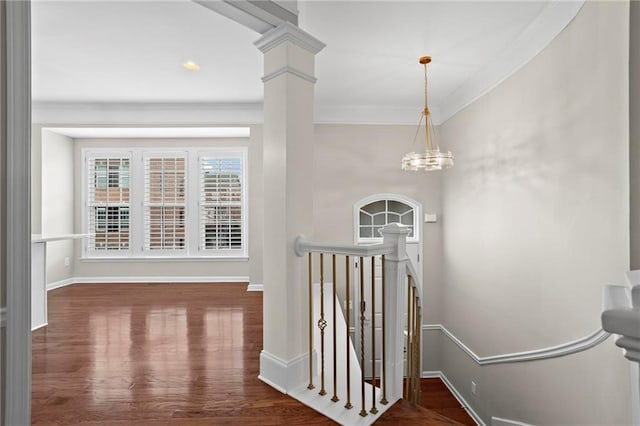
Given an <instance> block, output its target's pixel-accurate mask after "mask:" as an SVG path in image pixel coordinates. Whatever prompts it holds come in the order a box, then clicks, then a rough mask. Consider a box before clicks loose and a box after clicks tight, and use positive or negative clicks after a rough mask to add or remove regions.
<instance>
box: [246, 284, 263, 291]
mask: <svg viewBox="0 0 640 426" xmlns="http://www.w3.org/2000/svg"><path fill="white" fill-rule="evenodd" d="M247 291H264V284H251V283H249V285H248V286H247Z"/></svg>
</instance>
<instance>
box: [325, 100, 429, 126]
mask: <svg viewBox="0 0 640 426" xmlns="http://www.w3.org/2000/svg"><path fill="white" fill-rule="evenodd" d="M422 110H423V107H422V106H421V105H416V108H406V107H392V106H362V105H357V106H343V105H340V106H335V105H334V106H324V105H318V103H316V106H315V122H316V123H318V124H406V125H412V126H417V125H418V123H419V122H420V117H421V114H422ZM429 112H430V115H431V120H432V122H433V124H434V125H438V124H440V110H439V109H438V108H433V107H430V108H429Z"/></svg>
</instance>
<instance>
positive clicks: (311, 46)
mask: <svg viewBox="0 0 640 426" xmlns="http://www.w3.org/2000/svg"><path fill="white" fill-rule="evenodd" d="M286 41H288V42H291V43H293V44H295V45H296V46H299V47H301V48H303V49H305V50H307V51H309V52H311V53H313V54H314V55H315V54H317V53H318V52H320V51H321V50H322V49H324V47H325V46H326V45H325V44H324V43H323V42H321V41H320V40H318V39H317V38H315V37H314V36H312V35H311V34H309V33H307V32H305V31H302V30H301V29H300V28H298V27H296V26H295V25H293V24H291V23H289V22H284V23H282V24H280V25H279V26H277V27H276V28H274V29H272V30H270V31H267V32H266V33H265V34H264V35H263V36H262V37H260V38H259V39H258V40H257V41H256V42H255V43H254V45H255V46H256V47H257V48H258V49H259V50H260V51H261V52H262V53H266V52H268V51H269V50H271V49H273V48H274V47H276V46H278V45H280V44H282V43H284V42H286Z"/></svg>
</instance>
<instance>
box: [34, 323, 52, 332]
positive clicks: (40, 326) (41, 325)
mask: <svg viewBox="0 0 640 426" xmlns="http://www.w3.org/2000/svg"><path fill="white" fill-rule="evenodd" d="M48 325H49V323H48V322H45V323H43V324H40V325H39V326H37V327H32V328H31V331H36V330H38V329H40V328H42V327H46V326H48Z"/></svg>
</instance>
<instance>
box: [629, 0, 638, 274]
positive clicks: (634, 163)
mask: <svg viewBox="0 0 640 426" xmlns="http://www.w3.org/2000/svg"><path fill="white" fill-rule="evenodd" d="M629 29H630V36H629V132H630V133H629V145H630V146H629V160H630V161H629V166H630V170H629V172H630V185H631V191H630V195H631V218H630V219H631V220H630V224H631V269H640V163H639V162H638V159H640V4H639V3H638V2H637V1H632V2H631V25H630V28H629Z"/></svg>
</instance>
